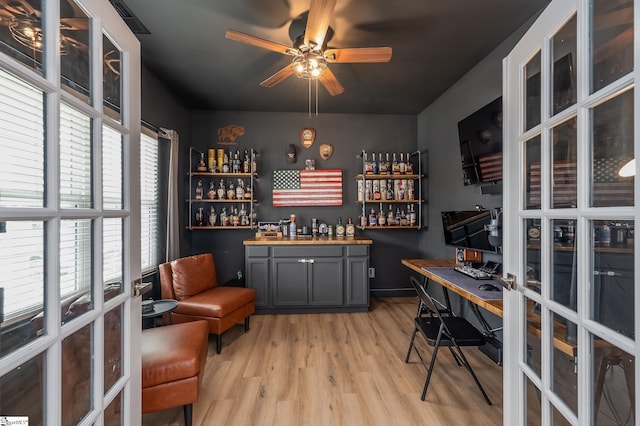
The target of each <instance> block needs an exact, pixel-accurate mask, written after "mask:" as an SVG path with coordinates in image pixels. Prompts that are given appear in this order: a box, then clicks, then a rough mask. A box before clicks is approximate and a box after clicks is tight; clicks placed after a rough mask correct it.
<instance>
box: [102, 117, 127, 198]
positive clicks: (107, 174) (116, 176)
mask: <svg viewBox="0 0 640 426" xmlns="http://www.w3.org/2000/svg"><path fill="white" fill-rule="evenodd" d="M102 206H103V208H105V209H114V210H121V209H122V206H123V203H122V135H121V134H120V133H118V132H117V131H115V130H113V129H112V128H110V127H107V126H103V128H102Z"/></svg>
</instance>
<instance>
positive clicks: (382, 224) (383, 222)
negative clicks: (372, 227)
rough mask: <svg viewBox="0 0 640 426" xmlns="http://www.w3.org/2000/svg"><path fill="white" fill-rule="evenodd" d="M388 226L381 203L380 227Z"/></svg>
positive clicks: (379, 213)
mask: <svg viewBox="0 0 640 426" xmlns="http://www.w3.org/2000/svg"><path fill="white" fill-rule="evenodd" d="M386 224H387V217H386V215H385V213H384V210H383V209H382V203H380V211H379V212H378V225H380V226H385V225H386Z"/></svg>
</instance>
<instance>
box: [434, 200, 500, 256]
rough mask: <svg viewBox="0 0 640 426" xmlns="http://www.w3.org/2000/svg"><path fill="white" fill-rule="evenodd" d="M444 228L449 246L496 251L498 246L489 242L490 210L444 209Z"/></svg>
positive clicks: (442, 214) (445, 239) (446, 242)
mask: <svg viewBox="0 0 640 426" xmlns="http://www.w3.org/2000/svg"><path fill="white" fill-rule="evenodd" d="M441 216H442V228H443V231H444V242H445V244H447V245H449V246H454V247H458V248H466V249H471V250H479V251H485V252H491V253H496V252H497V248H496V247H493V246H492V245H491V244H489V231H487V230H486V229H485V225H489V224H491V211H490V210H457V211H443V212H442V213H441Z"/></svg>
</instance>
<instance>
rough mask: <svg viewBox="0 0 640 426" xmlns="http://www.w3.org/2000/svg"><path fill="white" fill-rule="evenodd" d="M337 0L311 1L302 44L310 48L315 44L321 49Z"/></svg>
mask: <svg viewBox="0 0 640 426" xmlns="http://www.w3.org/2000/svg"><path fill="white" fill-rule="evenodd" d="M336 1H337V0H311V7H310V8H309V19H308V20H307V28H306V29H305V31H304V44H305V45H307V46H309V47H311V44H315V46H318V48H322V43H323V42H324V37H325V35H327V29H328V28H329V22H330V21H331V14H332V13H333V9H335V8H336Z"/></svg>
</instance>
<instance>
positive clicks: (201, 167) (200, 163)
mask: <svg viewBox="0 0 640 426" xmlns="http://www.w3.org/2000/svg"><path fill="white" fill-rule="evenodd" d="M196 170H198V171H199V172H206V171H207V164H206V163H205V162H204V152H201V153H200V161H198V166H197V167H196Z"/></svg>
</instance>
